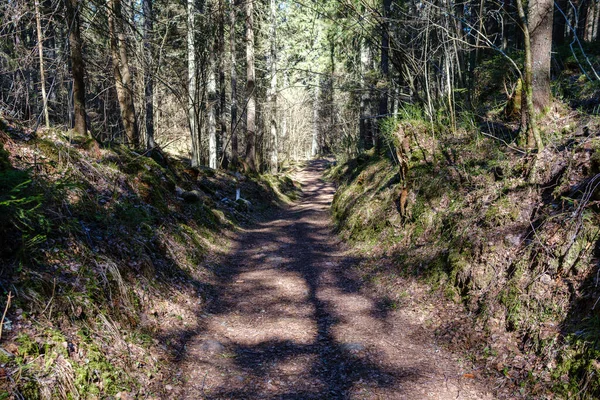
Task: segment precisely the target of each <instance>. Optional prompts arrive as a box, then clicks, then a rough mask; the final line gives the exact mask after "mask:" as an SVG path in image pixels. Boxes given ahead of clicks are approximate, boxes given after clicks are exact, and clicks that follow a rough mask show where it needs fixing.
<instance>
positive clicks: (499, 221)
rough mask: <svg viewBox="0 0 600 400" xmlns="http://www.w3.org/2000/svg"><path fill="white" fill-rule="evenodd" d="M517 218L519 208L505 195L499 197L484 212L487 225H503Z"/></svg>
mask: <svg viewBox="0 0 600 400" xmlns="http://www.w3.org/2000/svg"><path fill="white" fill-rule="evenodd" d="M518 218H519V208H518V207H515V205H514V204H513V203H512V202H511V201H510V199H509V198H508V197H507V196H501V197H499V198H498V199H497V200H496V201H495V202H494V203H493V204H492V205H491V206H489V207H488V209H487V211H486V212H485V217H484V222H485V224H486V225H487V226H503V225H506V224H508V223H510V222H515V221H516V220H517V219H518Z"/></svg>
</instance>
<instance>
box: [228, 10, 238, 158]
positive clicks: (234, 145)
mask: <svg viewBox="0 0 600 400" xmlns="http://www.w3.org/2000/svg"><path fill="white" fill-rule="evenodd" d="M236 17H237V7H236V4H235V0H231V10H230V14H229V18H230V21H229V22H230V28H229V29H230V31H229V51H230V53H231V163H232V165H233V168H237V164H238V135H237V129H236V124H237V58H236V46H235V27H236V19H237V18H236Z"/></svg>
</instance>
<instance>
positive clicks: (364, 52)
mask: <svg viewBox="0 0 600 400" xmlns="http://www.w3.org/2000/svg"><path fill="white" fill-rule="evenodd" d="M359 53H360V106H359V107H360V128H359V148H360V149H361V150H363V149H370V148H371V142H372V141H371V140H370V135H369V132H368V131H369V124H368V120H367V119H365V118H366V117H367V115H366V114H367V103H368V102H369V90H368V85H367V82H366V79H365V76H366V73H367V71H368V69H369V49H368V48H367V40H366V39H362V40H361V41H360V51H359Z"/></svg>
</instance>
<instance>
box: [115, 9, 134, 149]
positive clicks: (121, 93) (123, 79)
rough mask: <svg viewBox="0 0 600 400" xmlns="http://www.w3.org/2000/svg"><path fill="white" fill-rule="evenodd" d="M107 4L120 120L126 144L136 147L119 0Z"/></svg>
mask: <svg viewBox="0 0 600 400" xmlns="http://www.w3.org/2000/svg"><path fill="white" fill-rule="evenodd" d="M107 6H108V30H109V37H110V50H111V57H112V64H113V74H114V77H115V87H116V89H117V98H118V100H119V108H120V110H121V120H122V122H123V128H124V129H125V136H126V138H127V144H128V145H129V146H132V147H134V148H137V147H138V146H139V131H138V127H137V121H136V116H135V107H134V104H133V82H132V78H131V70H130V69H129V60H128V57H127V46H126V44H125V33H124V31H123V15H122V12H121V0H107Z"/></svg>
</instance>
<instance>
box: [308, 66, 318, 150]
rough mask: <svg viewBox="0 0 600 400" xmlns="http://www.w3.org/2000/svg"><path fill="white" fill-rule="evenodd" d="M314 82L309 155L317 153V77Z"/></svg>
mask: <svg viewBox="0 0 600 400" xmlns="http://www.w3.org/2000/svg"><path fill="white" fill-rule="evenodd" d="M315 80H316V84H315V93H314V96H315V97H314V99H313V134H312V146H311V151H310V155H311V156H312V157H316V156H317V155H318V154H319V78H318V77H317V78H316V79H315Z"/></svg>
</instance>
